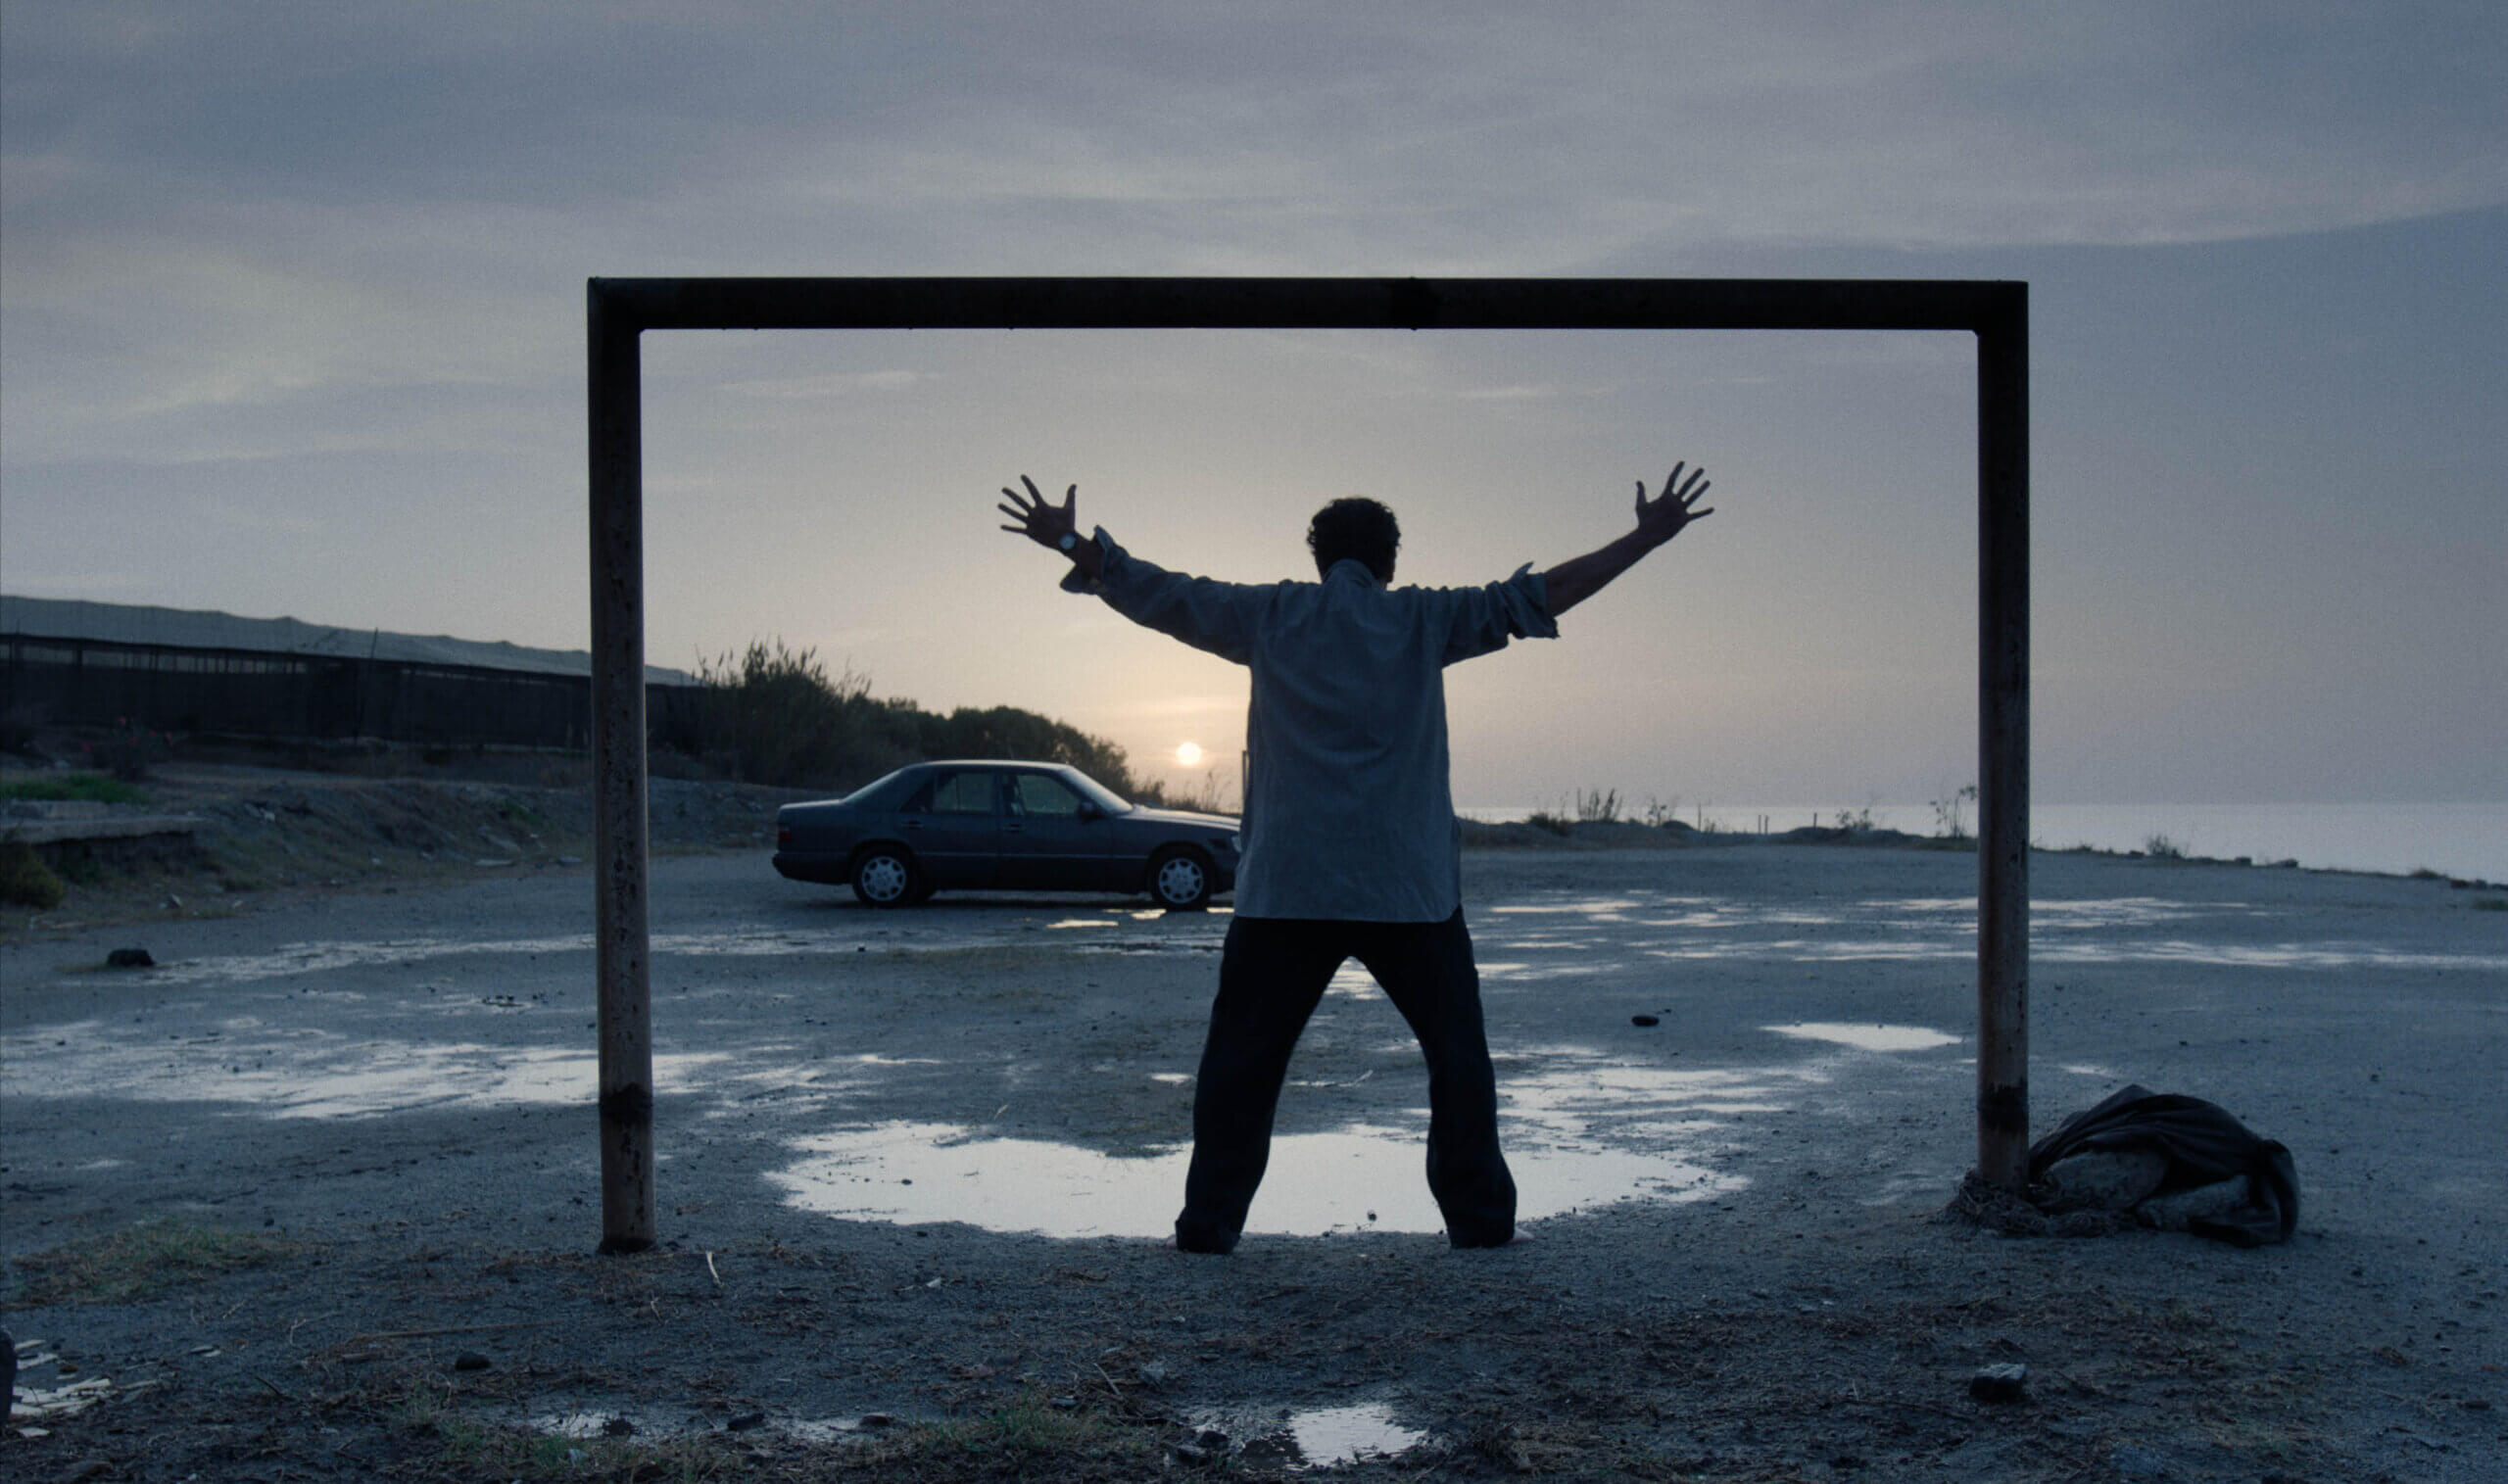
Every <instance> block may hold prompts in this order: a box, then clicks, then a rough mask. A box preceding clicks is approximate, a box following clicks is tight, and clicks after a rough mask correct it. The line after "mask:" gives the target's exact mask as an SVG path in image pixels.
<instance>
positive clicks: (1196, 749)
mask: <svg viewBox="0 0 2508 1484" xmlns="http://www.w3.org/2000/svg"><path fill="white" fill-rule="evenodd" d="M1176 763H1177V766H1179V767H1184V768H1198V767H1200V766H1201V765H1202V744H1201V743H1200V742H1180V743H1178V744H1177V747H1176Z"/></svg>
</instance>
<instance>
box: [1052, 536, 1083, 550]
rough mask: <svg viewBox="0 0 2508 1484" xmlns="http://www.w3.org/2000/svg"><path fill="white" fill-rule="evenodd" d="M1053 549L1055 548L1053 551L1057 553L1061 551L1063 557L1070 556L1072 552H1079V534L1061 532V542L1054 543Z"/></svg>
mask: <svg viewBox="0 0 2508 1484" xmlns="http://www.w3.org/2000/svg"><path fill="white" fill-rule="evenodd" d="M1054 548H1055V550H1057V551H1061V552H1062V553H1063V554H1064V555H1065V556H1068V555H1070V554H1071V553H1072V552H1074V551H1079V550H1080V533H1079V532H1078V531H1065V532H1063V533H1062V540H1060V541H1057V542H1055V543H1054Z"/></svg>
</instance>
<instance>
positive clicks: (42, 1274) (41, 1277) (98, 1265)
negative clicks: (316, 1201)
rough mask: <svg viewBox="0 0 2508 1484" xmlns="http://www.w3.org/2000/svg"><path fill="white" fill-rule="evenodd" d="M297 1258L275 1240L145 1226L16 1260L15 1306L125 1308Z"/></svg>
mask: <svg viewBox="0 0 2508 1484" xmlns="http://www.w3.org/2000/svg"><path fill="white" fill-rule="evenodd" d="M303 1250H304V1247H303V1244H301V1243H297V1242H291V1241H287V1240H285V1239H283V1238H279V1237H265V1236H258V1235H253V1234H249V1233H246V1232H240V1231H224V1230H220V1229H218V1228H217V1227H214V1226H201V1225H197V1224H195V1223H193V1222H190V1221H150V1222H147V1223H145V1224H142V1225H138V1226H133V1227H131V1228H130V1229H128V1230H126V1231H117V1232H115V1233H113V1234H112V1235H110V1236H101V1237H87V1238H82V1239H80V1240H78V1241H75V1242H71V1243H67V1244H65V1245H63V1246H60V1247H55V1248H53V1249H52V1250H51V1251H49V1252H38V1253H35V1254H33V1255H31V1256H28V1257H23V1258H20V1259H18V1266H19V1267H20V1268H23V1269H25V1270H26V1271H27V1272H28V1273H29V1274H31V1276H30V1277H29V1278H28V1279H27V1281H26V1285H25V1288H24V1291H23V1292H22V1293H21V1295H20V1297H19V1300H18V1303H19V1304H21V1305H33V1304H128V1303H134V1302H136V1301H138V1300H141V1299H147V1298H153V1297H155V1296H156V1295H158V1294H161V1293H164V1292H166V1291H167V1290H168V1289H170V1288H176V1287H180V1286H181V1285H183V1284H185V1283H192V1282H197V1281H199V1280H200V1279H202V1278H207V1277H213V1276H215V1275H217V1274H218V1273H221V1272H232V1271H235V1270H236V1269H244V1268H259V1267H261V1266H263V1265H264V1264H266V1263H275V1262H278V1261H279V1260H281V1259H283V1258H287V1257H292V1256H294V1255H295V1254H297V1253H299V1252H301V1251H303Z"/></svg>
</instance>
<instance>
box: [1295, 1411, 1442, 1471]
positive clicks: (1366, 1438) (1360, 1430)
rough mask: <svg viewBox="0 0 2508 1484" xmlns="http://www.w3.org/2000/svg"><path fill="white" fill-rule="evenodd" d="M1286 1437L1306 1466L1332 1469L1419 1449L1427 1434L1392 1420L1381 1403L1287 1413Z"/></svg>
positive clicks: (1389, 1413) (1391, 1414) (1390, 1414)
mask: <svg viewBox="0 0 2508 1484" xmlns="http://www.w3.org/2000/svg"><path fill="white" fill-rule="evenodd" d="M1289 1436H1291V1437H1293V1438H1295V1439H1296V1440H1297V1451H1298V1453H1299V1455H1300V1456H1302V1457H1303V1458H1304V1459H1305V1460H1306V1461H1307V1464H1308V1466H1310V1467H1315V1468H1332V1467H1336V1466H1338V1465H1340V1464H1343V1463H1356V1462H1358V1461H1359V1460H1362V1459H1374V1458H1389V1457H1391V1456H1392V1455H1394V1454H1398V1453H1401V1452H1403V1451H1404V1450H1406V1449H1410V1448H1413V1447H1416V1446H1418V1445H1419V1444H1420V1443H1421V1442H1423V1441H1424V1440H1425V1439H1426V1438H1427V1436H1428V1435H1427V1434H1426V1433H1424V1432H1422V1431H1420V1430H1419V1429H1417V1428H1413V1427H1405V1426H1403V1425H1402V1424H1401V1423H1399V1422H1397V1421H1395V1420H1393V1409H1392V1408H1390V1407H1388V1406H1386V1405H1385V1404H1383V1403H1381V1402H1361V1403H1359V1404H1357V1405H1356V1406H1351V1407H1322V1408H1318V1409H1316V1410H1315V1411H1313V1412H1291V1413H1289Z"/></svg>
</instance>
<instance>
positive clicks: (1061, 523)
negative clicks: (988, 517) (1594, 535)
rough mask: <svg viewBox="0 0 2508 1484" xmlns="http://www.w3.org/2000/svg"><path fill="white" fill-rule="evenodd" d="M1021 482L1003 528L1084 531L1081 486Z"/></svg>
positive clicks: (1029, 532) (1051, 539)
mask: <svg viewBox="0 0 2508 1484" xmlns="http://www.w3.org/2000/svg"><path fill="white" fill-rule="evenodd" d="M1019 482H1020V483H1021V484H1023V485H1026V486H1027V487H1028V493H1027V495H1026V496H1025V497H1022V496H1021V495H1020V493H1019V492H1018V491H1017V490H1014V489H1011V488H1010V487H1009V486H1008V485H1004V486H1002V488H1001V493H1002V494H1003V495H1004V496H1006V497H1008V498H1007V499H1005V500H1004V501H1003V502H1002V503H1001V504H1000V505H999V506H998V507H997V508H999V509H1000V511H1001V513H1002V514H1004V515H1007V516H1009V517H1010V518H1011V519H1012V520H1015V521H1017V522H1018V524H1017V525H1006V526H1003V527H1002V528H1001V529H1003V530H1005V531H1009V532H1012V533H1014V534H1016V535H1020V536H1025V537H1027V538H1028V539H1029V540H1030V541H1033V542H1035V543H1036V544H1037V545H1038V546H1040V547H1052V548H1053V549H1054V550H1056V551H1060V550H1061V549H1062V539H1063V538H1064V537H1065V536H1068V535H1071V534H1072V533H1074V532H1076V531H1078V530H1079V529H1080V486H1078V485H1073V486H1072V487H1071V489H1070V491H1069V493H1067V494H1065V495H1064V496H1063V498H1062V503H1061V504H1054V503H1050V502H1048V501H1047V500H1046V499H1045V497H1044V496H1042V495H1040V494H1038V493H1037V482H1036V481H1035V480H1033V479H1030V478H1029V477H1028V476H1027V475H1025V474H1022V475H1020V476H1019ZM1638 492H1639V493H1640V494H1643V493H1645V486H1643V485H1640V486H1638Z"/></svg>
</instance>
